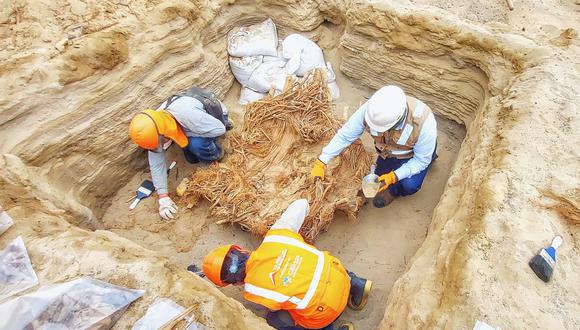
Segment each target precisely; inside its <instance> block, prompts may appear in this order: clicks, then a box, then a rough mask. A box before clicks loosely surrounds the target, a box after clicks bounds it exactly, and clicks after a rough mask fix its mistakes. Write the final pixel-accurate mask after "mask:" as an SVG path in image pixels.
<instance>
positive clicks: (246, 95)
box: [238, 87, 268, 105]
mask: <svg viewBox="0 0 580 330" xmlns="http://www.w3.org/2000/svg"><path fill="white" fill-rule="evenodd" d="M266 95H268V94H267V93H258V92H256V91H254V90H252V89H250V88H248V87H243V88H242V89H241V90H240V100H239V101H238V103H239V104H240V105H246V104H248V103H252V102H256V101H258V100H261V99H263V98H264V97H265V96H266Z"/></svg>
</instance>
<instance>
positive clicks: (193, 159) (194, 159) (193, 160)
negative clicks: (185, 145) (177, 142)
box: [183, 149, 199, 164]
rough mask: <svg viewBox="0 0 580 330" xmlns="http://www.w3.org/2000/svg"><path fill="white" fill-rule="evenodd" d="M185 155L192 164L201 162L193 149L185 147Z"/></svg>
mask: <svg viewBox="0 0 580 330" xmlns="http://www.w3.org/2000/svg"><path fill="white" fill-rule="evenodd" d="M183 156H184V157H185V160H186V161H187V162H188V163H190V164H197V163H199V158H197V156H196V155H194V154H193V153H192V152H191V151H189V150H187V149H183Z"/></svg>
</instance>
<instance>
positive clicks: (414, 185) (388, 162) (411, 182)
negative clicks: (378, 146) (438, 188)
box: [375, 145, 437, 196]
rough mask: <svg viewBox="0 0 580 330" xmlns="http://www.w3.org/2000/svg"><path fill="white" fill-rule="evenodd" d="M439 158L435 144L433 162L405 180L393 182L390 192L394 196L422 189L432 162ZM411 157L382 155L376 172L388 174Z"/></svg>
mask: <svg viewBox="0 0 580 330" xmlns="http://www.w3.org/2000/svg"><path fill="white" fill-rule="evenodd" d="M435 158H437V145H435V151H433V156H432V157H431V163H430V164H429V166H427V168H426V169H424V170H422V171H421V172H419V173H417V174H415V175H412V176H410V177H408V178H405V179H403V180H400V181H397V182H396V183H394V184H392V185H391V186H390V187H389V192H390V193H391V195H392V196H407V195H412V194H414V193H416V192H417V191H419V189H421V186H422V185H423V180H425V176H426V175H427V171H428V170H429V167H431V164H433V160H434V159H435ZM410 159H411V158H409V159H397V158H384V159H383V157H381V156H378V157H377V168H376V170H375V174H376V175H378V176H381V175H383V174H387V173H389V172H391V171H394V170H396V169H398V168H399V167H401V165H403V164H405V163H406V162H408V161H409V160H410Z"/></svg>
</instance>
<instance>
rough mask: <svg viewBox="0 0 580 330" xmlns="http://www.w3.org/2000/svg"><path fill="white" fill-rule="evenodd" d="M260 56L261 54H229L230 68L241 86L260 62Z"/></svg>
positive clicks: (246, 81) (244, 84)
mask: <svg viewBox="0 0 580 330" xmlns="http://www.w3.org/2000/svg"><path fill="white" fill-rule="evenodd" d="M262 58H263V56H246V57H233V56H230V69H231V70H232V73H233V74H234V77H236V80H238V82H239V83H240V84H242V86H246V84H247V83H248V80H249V79H250V76H251V75H252V73H253V72H254V71H255V70H256V69H257V68H258V67H259V66H260V64H262Z"/></svg>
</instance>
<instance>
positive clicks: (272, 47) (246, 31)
mask: <svg viewBox="0 0 580 330" xmlns="http://www.w3.org/2000/svg"><path fill="white" fill-rule="evenodd" d="M277 47H278V33H277V32H276V25H275V24H274V22H273V21H272V19H270V18H268V19H267V20H265V21H264V22H262V23H259V24H255V25H251V26H242V27H237V28H234V29H232V30H231V31H230V32H229V33H228V53H229V54H230V56H236V57H244V56H256V55H269V56H276V55H277V53H276V48H277Z"/></svg>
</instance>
